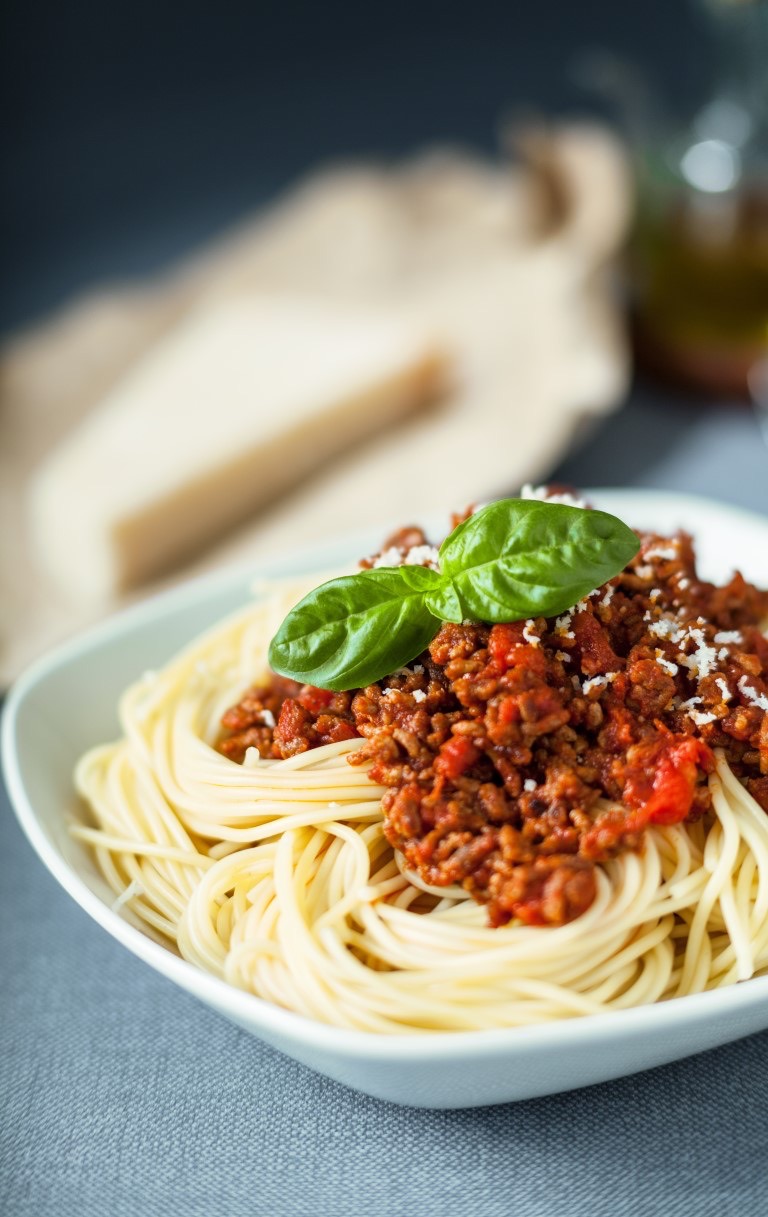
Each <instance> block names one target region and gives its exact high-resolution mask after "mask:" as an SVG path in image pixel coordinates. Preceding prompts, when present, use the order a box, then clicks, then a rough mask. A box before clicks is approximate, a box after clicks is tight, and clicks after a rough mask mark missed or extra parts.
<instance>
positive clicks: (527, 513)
mask: <svg viewBox="0 0 768 1217" xmlns="http://www.w3.org/2000/svg"><path fill="white" fill-rule="evenodd" d="M639 548H640V542H639V541H638V539H637V537H636V536H635V534H634V533H633V532H632V530H631V529H630V528H628V527H627V525H626V524H623V523H622V522H621V520H618V519H616V517H615V516H612V515H608V514H607V512H604V511H585V510H583V509H582V508H579V507H566V506H565V505H563V504H561V503H542V502H539V501H537V500H532V499H502V500H500V501H499V502H497V503H490V504H489V505H488V506H487V507H483V508H482V509H481V510H480V511H478V512H476V513H475V515H473V516H470V517H469V519H467V520H464V521H463V523H461V524H460V525H459V526H458V528H456V529H454V531H453V532H452V533H451V534H450V536H448V537H447V538H446V540H445V541H444V542H443V544H442V546H441V548H440V571H441V574H442V575H443V576H444V577H445V578H448V579H450V581H451V583H452V585H453V588H454V590H455V593H456V596H457V599H458V601H459V603H460V605H461V609H462V616H463V617H465V618H470V619H473V620H477V621H489V622H494V621H515V620H522V619H523V618H525V617H552V616H554V615H555V614H557V613H562V612H564V611H565V609H567V608H570V607H571V605H573V604H575V603H576V601H577V600H580V599H581V598H582V597H583V596H586V595H587V593H588V592H591V591H593V589H594V588H596V587H599V586H600V585H601V584H602V583H605V582H606V580H607V579H610V578H612V577H613V576H614V575H616V574H618V572H619V571H620V570H622V569H623V568H624V567H625V566H626V564H627V562H629V561H630V559H632V558H633V557H634V556H635V554H636V553H637V551H638V550H639Z"/></svg>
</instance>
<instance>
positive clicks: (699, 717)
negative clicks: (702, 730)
mask: <svg viewBox="0 0 768 1217" xmlns="http://www.w3.org/2000/svg"><path fill="white" fill-rule="evenodd" d="M697 705H701V698H700V697H689V698H688V701H683V702H681V703H680V709H681V710H684V711H685V713H686V714H687V715H688V717H689V718H690V719H692V720H693V722H694V723H695V724H696V726H697V727H706V725H707V723H714V722H717V715H716V714H711V713H709V712H705V711H703V710H696V709H695V707H696V706H697Z"/></svg>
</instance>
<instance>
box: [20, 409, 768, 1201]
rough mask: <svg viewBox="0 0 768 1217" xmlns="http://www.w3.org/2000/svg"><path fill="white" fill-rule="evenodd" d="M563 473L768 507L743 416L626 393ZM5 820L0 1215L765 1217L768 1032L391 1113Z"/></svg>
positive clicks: (751, 426)
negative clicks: (166, 950)
mask: <svg viewBox="0 0 768 1217" xmlns="http://www.w3.org/2000/svg"><path fill="white" fill-rule="evenodd" d="M557 477H558V479H559V480H569V481H572V482H574V483H577V484H582V485H587V484H592V485H595V484H598V483H599V484H603V485H626V486H657V487H665V488H671V489H679V490H688V491H697V492H699V493H709V494H712V495H715V496H717V497H720V498H722V499H724V500H727V501H730V502H733V503H739V504H742V505H744V506H751V507H753V508H756V509H758V510H762V511H766V512H768V449H766V448H765V447H764V446H763V443H762V440H761V438H760V435H759V432H758V428H757V425H756V424H755V422H754V420H753V419H752V417H751V416H750V415H749V414H748V413H747V412H746V411H745V410H740V409H739V408H737V407H734V408H729V407H726V406H723V407H716V408H705V407H703V406H698V405H697V406H693V405H691V406H685V405H684V404H681V403H679V402H678V403H676V404H670V403H669V402H665V401H664V400H662V398H661V397H660V396H659V395H658V394H656V395H654V396H650V395H648V394H640V393H636V394H635V395H634V396H633V399H632V401H631V402H630V405H629V407H628V408H627V409H626V410H625V411H623V412H622V413H621V414H620V415H618V416H617V417H616V418H615V419H614V420H611V421H610V422H609V423H608V424H607V425H606V426H605V427H604V428H603V430H602V431H601V432H600V433H599V434H598V435H596V436H594V437H592V439H591V440H590V441H589V443H588V444H587V446H586V447H585V448H584V449H583V450H582V452H581V453H579V454H577V455H575V456H573V457H572V458H571V459H569V460H568V461H567V462H565V464H564V465H563V466H562V468H561V469H560V470H558V471H557ZM0 816H2V840H3V849H2V851H0V880H1V882H2V889H1V890H2V922H1V926H0V933H1V934H2V955H1V956H0V958H1V959H2V969H3V971H2V989H1V990H0V992H1V993H2V998H1V1000H2V1015H3V1019H2V1030H3V1034H2V1049H1V1051H0V1069H1V1076H0V1094H2V1101H3V1104H4V1107H5V1111H4V1116H3V1120H2V1129H1V1131H0V1137H1V1138H2V1140H1V1145H2V1156H1V1157H0V1171H1V1172H2V1178H1V1180H0V1210H2V1212H3V1213H8V1214H9V1215H12V1217H22V1215H23V1217H67V1215H68V1214H77V1215H78V1217H102V1215H103V1217H122V1215H123V1214H126V1215H127V1214H140V1215H142V1217H143V1215H153V1214H167V1213H171V1214H180V1215H189V1217H198V1215H199V1217H213V1215H214V1214H215V1215H217V1217H218V1215H224V1217H239V1215H240V1214H243V1215H245V1214H248V1215H251V1214H254V1215H255V1214H264V1215H265V1217H301V1215H303V1214H308V1215H311V1217H367V1215H368V1214H370V1215H371V1217H389V1215H393V1217H394V1215H399V1214H404V1215H405V1214H408V1215H410V1214H419V1217H438V1215H439V1217H443V1215H448V1217H450V1215H452V1214H459V1213H461V1214H465V1215H469V1217H475V1215H477V1217H496V1215H498V1217H501V1215H502V1214H503V1215H505V1217H506V1215H514V1217H550V1215H554V1214H558V1215H563V1214H567V1215H568V1217H581V1215H584V1217H602V1215H605V1217H617V1215H623V1214H627V1215H631V1217H644V1215H646V1214H664V1215H665V1217H709V1215H710V1214H711V1215H712V1217H728V1215H730V1214H733V1215H734V1217H736V1215H738V1217H764V1215H765V1214H766V1213H768V1034H763V1035H757V1036H754V1037H752V1038H751V1039H748V1040H744V1041H742V1042H741V1043H738V1044H734V1045H731V1046H730V1047H727V1048H723V1049H719V1050H717V1051H715V1052H711V1053H707V1054H705V1055H702V1056H699V1057H694V1058H692V1059H690V1060H687V1061H683V1062H681V1063H679V1064H677V1065H672V1066H669V1067H667V1068H664V1069H658V1070H655V1071H653V1072H650V1073H647V1074H644V1075H640V1076H637V1077H634V1078H628V1079H625V1080H623V1081H618V1082H614V1083H611V1084H610V1085H604V1086H598V1087H593V1088H592V1089H589V1090H584V1091H581V1092H578V1093H573V1094H567V1095H561V1096H557V1097H554V1098H548V1099H540V1100H537V1101H533V1102H526V1103H519V1104H510V1105H508V1106H504V1107H497V1108H488V1109H484V1110H483V1109H480V1110H474V1111H455V1112H423V1111H415V1110H411V1109H407V1108H398V1107H394V1106H390V1105H388V1104H385V1103H381V1102H377V1101H376V1100H373V1099H369V1098H366V1097H364V1096H361V1095H359V1094H356V1093H354V1092H353V1091H351V1090H347V1089H345V1088H343V1087H340V1086H338V1085H336V1084H334V1083H332V1082H328V1081H326V1080H325V1079H324V1078H321V1077H319V1076H317V1075H315V1074H313V1073H311V1072H310V1071H309V1070H307V1069H304V1068H303V1067H301V1066H299V1065H296V1064H294V1063H293V1062H291V1061H289V1060H287V1059H285V1058H283V1057H282V1056H280V1055H278V1054H277V1053H275V1052H273V1051H272V1050H270V1049H268V1048H266V1047H264V1046H262V1045H261V1044H260V1043H259V1042H258V1041H257V1040H255V1039H253V1038H251V1037H250V1036H248V1035H246V1034H245V1033H243V1032H240V1031H238V1030H236V1029H235V1028H234V1027H232V1026H230V1025H229V1024H228V1023H227V1022H225V1021H223V1020H222V1019H220V1018H219V1017H217V1016H216V1015H215V1014H213V1013H212V1012H211V1011H209V1010H207V1009H206V1008H204V1007H202V1006H200V1005H198V1004H197V1003H196V1002H195V1001H194V1000H193V999H192V998H190V997H188V996H187V995H186V994H184V993H182V992H181V991H179V990H178V989H177V988H175V987H174V986H172V985H171V984H170V983H169V982H167V981H164V980H163V979H162V978H160V977H159V976H156V975H155V974H154V973H152V972H151V971H150V970H149V969H148V968H146V967H145V966H144V965H143V964H141V963H140V962H139V961H138V960H136V959H134V958H133V957H132V956H131V955H129V954H128V952H126V951H125V950H123V949H122V948H121V947H120V946H118V945H117V944H116V943H114V942H112V941H111V940H110V939H109V938H108V937H107V936H106V935H105V934H104V933H103V931H102V930H100V929H99V928H98V927H97V926H96V925H95V924H93V923H91V922H90V921H89V919H88V918H87V917H86V915H85V914H84V913H83V912H81V911H80V910H79V909H78V908H77V907H76V906H75V905H74V904H73V903H72V902H71V901H70V899H69V898H68V897H67V896H66V895H65V894H64V893H63V892H62V891H61V890H60V889H59V888H58V887H57V885H56V884H55V882H54V881H53V879H51V878H50V877H49V876H48V874H47V873H46V872H45V871H44V869H43V867H42V866H41V864H40V863H39V862H38V861H37V859H36V858H35V857H34V856H33V854H32V851H31V850H30V848H29V846H28V845H27V844H26V843H25V841H24V840H23V839H22V836H21V833H20V831H19V829H18V828H17V826H16V824H15V821H14V820H13V818H12V814H11V811H10V808H9V806H8V803H7V799H6V798H5V797H4V796H2V795H0Z"/></svg>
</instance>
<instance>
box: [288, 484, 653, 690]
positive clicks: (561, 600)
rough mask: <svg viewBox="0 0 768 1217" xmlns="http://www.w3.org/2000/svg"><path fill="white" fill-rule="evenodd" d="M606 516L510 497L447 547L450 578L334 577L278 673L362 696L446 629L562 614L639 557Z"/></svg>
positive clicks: (443, 572)
mask: <svg viewBox="0 0 768 1217" xmlns="http://www.w3.org/2000/svg"><path fill="white" fill-rule="evenodd" d="M639 548H640V543H639V541H638V539H637V537H636V535H635V534H634V533H633V532H632V530H631V529H630V528H628V527H627V525H626V524H623V523H622V522H621V520H618V519H617V518H616V517H615V516H612V515H608V513H607V512H604V511H585V510H583V509H582V508H580V507H566V506H564V505H563V504H560V503H542V502H538V501H537V500H531V499H501V500H499V502H497V503H490V504H489V505H488V506H487V507H483V508H482V509H481V510H480V511H478V512H476V513H475V514H474V515H472V516H470V517H469V519H467V520H464V522H463V523H462V524H459V526H458V528H455V529H454V530H453V532H452V533H451V534H450V535H449V536H448V537H446V539H445V540H444V541H443V544H442V545H441V546H440V570H439V571H435V570H430V569H428V568H427V567H423V566H393V567H379V568H378V569H374V570H363V571H359V572H358V573H357V574H354V575H345V576H343V577H342V578H339V579H331V580H330V582H328V583H323V584H322V585H321V586H320V587H316V588H315V589H314V591H311V592H310V593H309V595H308V596H305V597H304V599H303V600H302V601H301V602H300V603H299V604H297V605H296V607H295V608H293V609H291V611H290V613H289V614H288V616H287V617H286V618H285V621H284V622H283V624H282V625H281V626H280V629H279V630H278V631H277V633H276V634H275V637H274V638H273V639H272V642H271V644H270V647H269V662H270V665H271V667H272V669H273V671H275V672H279V673H280V674H281V675H282V676H290V677H291V678H292V679H293V680H300V681H302V682H304V683H305V684H312V685H318V686H319V687H320V688H322V689H333V690H336V691H338V690H341V689H357V688H363V687H364V686H365V685H369V684H372V683H373V682H374V681H376V680H381V678H382V677H383V676H387V675H389V674H390V673H392V672H395V671H396V670H397V669H398V668H402V667H403V666H404V665H405V664H407V663H410V661H411V660H412V659H415V658H416V656H417V655H419V654H420V653H421V651H423V650H424V649H425V647H427V646H428V645H429V643H430V642H431V641H432V639H433V638H434V636H435V634H436V633H437V631H438V629H439V628H440V624H441V622H443V621H455V622H461V621H466V620H472V621H487V622H498V621H522V620H524V619H526V618H528V617H552V616H554V615H555V614H557V613H562V612H564V611H565V610H566V609H567V608H570V607H571V606H572V605H573V604H575V603H576V601H577V600H580V599H582V597H583V596H586V595H587V593H588V592H591V591H593V590H594V588H596V587H599V586H600V585H601V584H603V583H605V582H606V581H607V580H608V579H611V578H612V577H613V576H614V575H617V574H618V573H619V571H620V570H623V569H624V567H625V566H626V564H627V563H628V562H629V561H630V560H631V559H632V558H634V556H635V554H636V553H637V552H638V550H639Z"/></svg>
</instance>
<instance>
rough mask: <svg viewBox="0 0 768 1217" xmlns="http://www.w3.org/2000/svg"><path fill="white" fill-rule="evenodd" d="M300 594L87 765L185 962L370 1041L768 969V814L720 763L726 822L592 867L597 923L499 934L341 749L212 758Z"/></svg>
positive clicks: (246, 624) (96, 843)
mask: <svg viewBox="0 0 768 1217" xmlns="http://www.w3.org/2000/svg"><path fill="white" fill-rule="evenodd" d="M304 590H305V588H304V587H299V586H298V585H296V584H292V585H283V586H281V587H279V588H277V589H275V590H274V591H273V592H272V593H271V594H270V595H269V596H267V597H266V598H264V599H263V600H261V601H260V602H258V603H256V604H255V605H252V606H249V607H248V608H247V609H246V610H244V611H241V612H240V613H238V614H237V615H236V616H234V617H232V618H230V619H229V620H228V621H226V622H224V623H223V624H221V625H220V626H218V627H216V628H215V629H214V630H212V631H211V632H210V633H208V634H207V635H205V636H204V637H203V638H201V639H200V640H199V641H197V642H196V643H194V644H193V645H192V646H190V647H189V648H187V650H185V651H184V652H183V653H182V654H181V655H180V656H179V657H177V658H176V659H175V660H174V661H173V662H172V663H170V664H169V665H168V666H167V667H166V668H165V669H164V670H163V671H161V672H159V673H148V674H146V675H145V677H144V678H142V680H140V681H139V682H137V683H136V684H135V685H134V686H132V687H131V688H130V689H129V690H128V691H127V692H126V694H125V695H124V697H123V699H122V702H121V707H120V714H121V721H122V726H123V730H124V738H123V739H122V740H121V741H119V742H118V743H115V744H110V745H107V746H103V747H99V748H96V749H94V750H92V751H91V752H89V753H88V754H87V755H86V756H85V757H83V759H82V760H81V762H80V764H79V766H78V769H77V773H76V785H77V788H78V790H79V792H80V793H81V795H82V796H83V798H84V799H85V800H86V802H87V803H88V805H89V807H90V809H91V812H92V816H93V820H94V826H93V827H85V826H77V827H75V828H74V829H73V832H74V834H75V835H76V836H77V837H79V838H80V839H81V840H83V841H85V842H87V843H88V844H89V845H90V846H91V847H92V848H93V851H94V853H95V856H96V859H97V861H98V865H99V867H100V869H101V871H102V872H103V874H104V876H105V878H106V880H107V882H108V883H109V885H110V886H111V887H112V889H113V890H114V892H115V894H116V903H117V904H118V905H119V906H120V907H125V908H127V909H130V911H131V913H132V914H133V915H134V916H135V917H136V918H138V919H139V920H140V922H141V923H142V924H143V925H144V926H145V927H146V929H147V930H148V932H150V933H153V934H155V935H157V936H159V937H160V938H161V940H162V941H164V942H165V943H166V944H170V945H172V946H173V947H175V949H177V950H178V952H179V953H180V954H181V955H182V956H183V957H184V958H185V959H187V960H189V961H190V962H191V963H193V964H195V965H197V966H198V967H200V968H203V969H206V970H208V971H210V972H212V973H214V974H215V975H217V976H219V977H221V978H223V979H225V980H227V981H228V982H230V983H231V984H233V985H236V986H238V987H239V988H242V989H244V990H247V991H250V992H252V993H254V994H256V995H258V996H259V997H262V998H264V999H265V1000H267V1001H270V1002H274V1003H277V1004H279V1005H282V1006H284V1007H287V1008H290V1009H292V1010H296V1011H299V1012H300V1013H302V1014H304V1015H306V1016H308V1017H310V1018H313V1019H317V1020H321V1021H324V1022H326V1023H332V1024H335V1025H337V1026H342V1027H348V1028H356V1029H360V1030H364V1031H370V1032H376V1033H404V1032H413V1031H448V1030H451V1031H453V1030H477V1029H483V1028H490V1027H506V1026H519V1025H524V1024H528V1023H538V1022H543V1021H546V1020H554V1019H561V1018H570V1017H574V1016H578V1015H584V1014H592V1013H598V1012H602V1011H606V1010H615V1009H622V1008H625V1007H629V1006H636V1005H640V1004H643V1003H648V1002H655V1001H662V1000H666V999H669V998H672V997H677V996H683V995H686V994H691V993H697V992H701V991H703V990H707V989H713V988H717V987H720V986H722V985H727V984H732V983H735V982H737V981H742V980H746V979H748V978H749V977H751V976H755V975H759V974H765V973H768V816H766V814H765V812H764V811H763V810H762V808H761V807H760V806H759V804H758V803H757V802H756V800H755V799H754V798H753V797H752V796H751V795H750V794H749V793H748V792H747V790H746V789H745V788H744V786H743V785H742V783H741V782H740V781H739V780H738V778H737V777H736V776H735V775H734V774H733V772H732V771H731V769H730V767H729V765H728V764H727V762H726V760H725V758H724V756H723V755H722V753H720V754H718V756H717V763H716V768H715V771H714V772H713V773H712V774H711V775H710V777H709V789H710V792H711V804H712V809H711V811H710V812H709V813H708V814H707V815H706V816H705V817H704V818H702V819H700V820H698V821H696V822H692V823H689V822H686V823H682V824H675V825H670V826H666V827H664V826H653V827H650V828H648V830H647V831H646V833H645V838H644V845H643V848H642V850H641V851H637V852H634V851H629V852H626V853H623V854H621V856H619V857H617V858H615V859H613V860H611V861H608V862H606V863H605V864H604V865H602V866H601V867H600V868H599V869H598V874H597V892H596V896H595V899H594V901H593V902H592V904H591V905H590V907H589V908H588V909H587V910H586V912H584V913H582V914H581V915H580V916H578V917H577V918H575V919H574V920H571V921H569V922H568V923H567V924H563V925H559V926H555V927H546V928H539V927H534V926H530V925H521V924H519V923H517V922H511V923H510V924H508V925H503V926H501V927H499V928H490V927H489V926H488V925H487V924H486V913H485V910H484V909H483V907H482V906H481V905H480V904H478V903H476V902H475V901H474V900H473V899H471V898H470V897H469V896H468V895H467V893H466V892H465V891H464V890H463V889H462V888H461V887H431V886H430V885H429V884H425V883H424V882H423V880H422V879H420V878H419V877H418V876H416V875H414V874H413V873H412V872H411V871H410V870H409V869H408V867H407V866H406V865H405V863H404V862H403V859H402V856H401V855H400V854H399V853H397V852H396V851H395V850H394V849H393V847H392V846H391V845H390V844H389V842H388V840H387V838H386V836H385V834H384V820H383V814H382V810H381V798H382V796H383V794H384V793H385V790H384V787H382V786H377V785H375V784H374V783H373V782H372V781H371V780H370V778H368V777H367V776H366V766H365V765H362V766H351V765H350V764H349V763H348V761H347V757H348V756H349V755H350V753H353V752H355V751H356V750H358V749H359V748H360V747H361V746H363V744H364V741H363V740H361V739H351V740H344V741H341V742H339V743H332V744H326V745H323V746H321V747H317V748H314V749H310V750H308V751H305V752H302V753H298V754H297V755H294V756H291V757H289V758H287V759H283V760H273V759H262V758H261V757H259V756H258V755H257V754H256V752H255V750H253V749H251V750H250V751H249V752H248V753H247V755H246V758H245V761H244V763H243V764H242V765H235V764H233V763H232V761H231V760H229V759H227V757H225V756H223V755H221V754H220V753H219V752H218V751H217V750H216V743H217V741H218V739H219V736H220V726H219V724H220V720H221V717H222V714H223V713H224V712H225V710H226V709H227V708H228V707H229V706H231V705H232V704H233V702H235V701H236V700H237V698H238V697H240V696H241V695H242V690H243V689H244V688H245V687H247V686H248V685H249V684H251V683H252V682H253V681H254V679H256V678H259V677H260V676H261V675H262V674H263V672H264V670H265V667H266V649H267V643H268V640H269V639H270V638H271V637H272V635H273V633H274V630H275V629H276V627H277V625H279V623H280V621H281V620H282V619H283V616H284V615H285V611H286V609H287V607H289V606H290V605H291V604H293V603H294V602H295V601H296V599H297V598H298V597H299V596H300V595H301V594H302V593H303V591H304Z"/></svg>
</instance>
